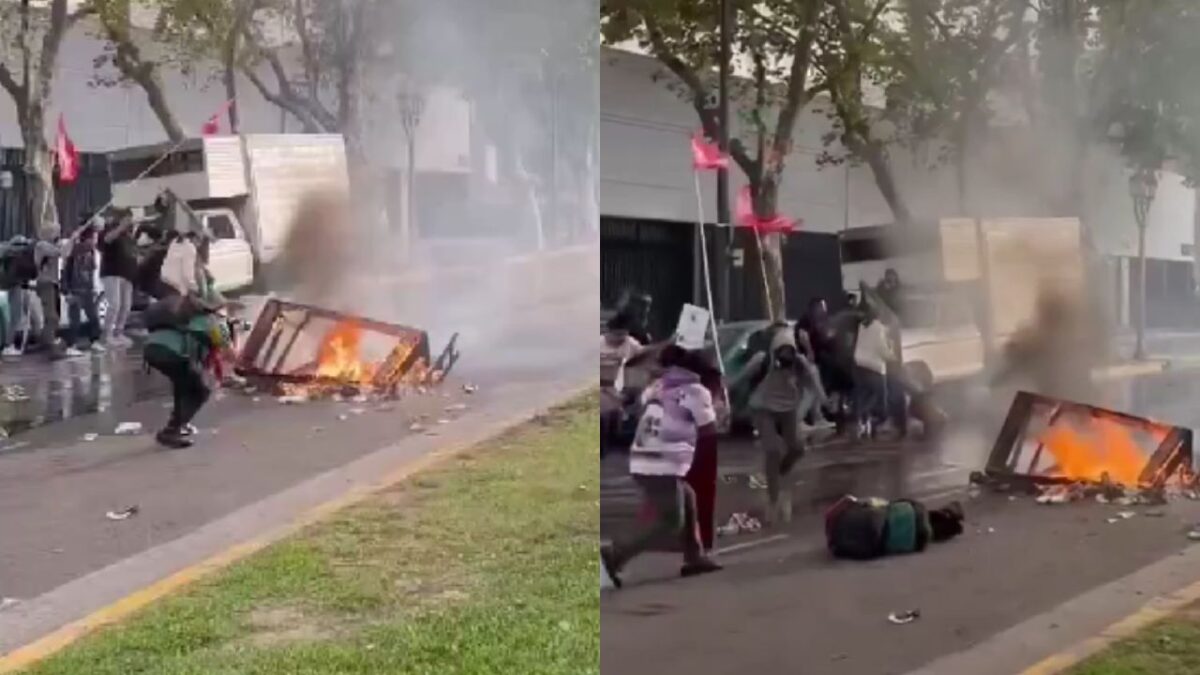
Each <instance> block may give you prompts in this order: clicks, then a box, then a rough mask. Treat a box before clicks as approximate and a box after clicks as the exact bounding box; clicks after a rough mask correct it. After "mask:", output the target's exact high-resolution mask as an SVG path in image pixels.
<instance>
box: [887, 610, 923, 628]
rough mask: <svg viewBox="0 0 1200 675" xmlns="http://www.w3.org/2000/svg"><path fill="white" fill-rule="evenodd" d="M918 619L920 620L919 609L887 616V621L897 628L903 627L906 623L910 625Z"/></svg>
mask: <svg viewBox="0 0 1200 675" xmlns="http://www.w3.org/2000/svg"><path fill="white" fill-rule="evenodd" d="M919 618H921V610H919V609H909V610H905V611H903V612H892V613H891V614H888V621H890V622H892V623H894V624H896V625H897V626H903V625H904V624H906V623H912V622H914V621H916V620H917V619H919Z"/></svg>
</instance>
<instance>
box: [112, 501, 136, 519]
mask: <svg viewBox="0 0 1200 675" xmlns="http://www.w3.org/2000/svg"><path fill="white" fill-rule="evenodd" d="M138 511H139V509H138V505H137V504H134V505H133V506H130V507H127V508H124V509H121V510H120V511H109V512H108V513H105V514H104V517H105V518H108V519H109V520H128V519H130V518H132V517H133V516H136V515H137V514H138Z"/></svg>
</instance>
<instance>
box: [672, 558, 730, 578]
mask: <svg viewBox="0 0 1200 675" xmlns="http://www.w3.org/2000/svg"><path fill="white" fill-rule="evenodd" d="M723 569H725V568H724V567H721V566H720V565H719V564H717V562H716V561H715V560H712V559H711V558H701V559H699V560H697V561H695V562H690V563H687V564H685V565H684V566H683V567H682V568H680V570H679V576H681V577H685V578H686V577H696V576H700V575H701V574H709V573H711V572H720V571H721V570H723Z"/></svg>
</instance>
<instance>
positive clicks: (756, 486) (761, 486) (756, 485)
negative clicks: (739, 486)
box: [746, 474, 767, 490]
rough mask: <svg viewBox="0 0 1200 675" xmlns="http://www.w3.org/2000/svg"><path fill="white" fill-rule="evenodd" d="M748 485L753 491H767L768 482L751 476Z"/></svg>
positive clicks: (753, 475) (747, 481) (747, 480)
mask: <svg viewBox="0 0 1200 675" xmlns="http://www.w3.org/2000/svg"><path fill="white" fill-rule="evenodd" d="M746 484H747V485H749V486H750V489H751V490H766V489H767V481H766V480H765V479H763V478H759V477H758V476H757V475H755V474H750V477H749V478H747V479H746Z"/></svg>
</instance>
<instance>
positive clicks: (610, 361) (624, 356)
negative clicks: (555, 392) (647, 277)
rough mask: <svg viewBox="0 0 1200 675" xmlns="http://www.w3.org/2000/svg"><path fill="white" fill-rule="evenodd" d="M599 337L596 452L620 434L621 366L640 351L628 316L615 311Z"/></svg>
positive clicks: (622, 418)
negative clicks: (597, 443) (630, 328)
mask: <svg viewBox="0 0 1200 675" xmlns="http://www.w3.org/2000/svg"><path fill="white" fill-rule="evenodd" d="M606 329H607V330H605V332H604V335H603V336H601V338H600V454H601V455H604V454H607V450H608V448H609V446H610V445H613V444H614V443H615V442H616V441H617V439H618V437H619V436H620V430H621V427H622V423H623V421H624V418H625V415H624V406H625V367H626V366H627V365H628V364H629V362H630V361H631V360H633V359H635V358H636V357H637V356H638V355H639V354H641V353H642V351H643V349H644V348H643V346H642V343H640V342H638V341H637V340H636V339H635V338H634V337H633V336H632V335H630V334H629V319H628V317H627V316H626V315H624V314H618V315H617V316H614V317H613V318H612V319H611V320H609V322H608V325H607V326H606Z"/></svg>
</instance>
